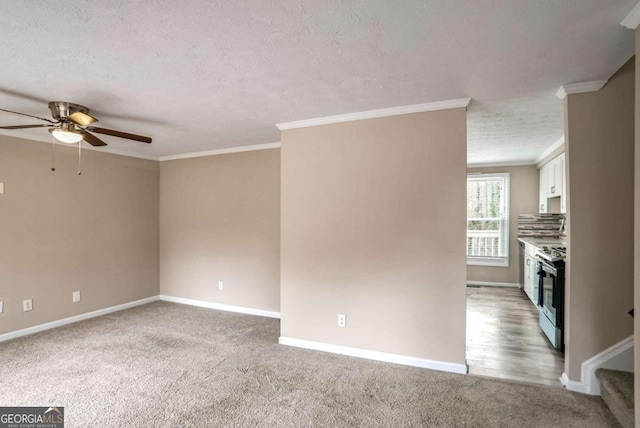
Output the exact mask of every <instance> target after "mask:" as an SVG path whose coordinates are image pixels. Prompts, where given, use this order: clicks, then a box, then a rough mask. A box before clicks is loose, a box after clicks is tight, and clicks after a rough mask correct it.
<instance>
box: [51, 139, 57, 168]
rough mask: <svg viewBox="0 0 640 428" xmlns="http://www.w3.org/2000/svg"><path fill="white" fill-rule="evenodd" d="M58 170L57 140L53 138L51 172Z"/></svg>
mask: <svg viewBox="0 0 640 428" xmlns="http://www.w3.org/2000/svg"><path fill="white" fill-rule="evenodd" d="M55 170H56V139H55V138H53V136H52V137H51V171H55Z"/></svg>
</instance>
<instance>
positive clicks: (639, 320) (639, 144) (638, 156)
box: [633, 28, 640, 426]
mask: <svg viewBox="0 0 640 428" xmlns="http://www.w3.org/2000/svg"><path fill="white" fill-rule="evenodd" d="M638 53H640V28H637V29H636V70H637V69H640V55H638ZM635 96H636V100H635V106H636V111H635V119H636V128H635V137H636V141H635V180H634V183H635V188H634V189H635V199H634V200H635V219H634V223H635V234H634V236H635V239H634V249H635V252H634V302H635V303H634V305H633V306H634V307H635V308H639V309H640V73H636V93H635ZM634 342H635V343H640V313H639V314H638V315H636V316H635V318H634ZM633 355H634V359H635V361H634V371H635V376H634V377H635V380H634V385H635V394H634V397H635V417H636V426H640V352H638V351H637V350H635V352H634V354H633Z"/></svg>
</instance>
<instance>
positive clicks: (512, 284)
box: [467, 281, 520, 288]
mask: <svg viewBox="0 0 640 428" xmlns="http://www.w3.org/2000/svg"><path fill="white" fill-rule="evenodd" d="M467 285H482V286H486V287H509V288H520V284H518V283H517V282H487V281H467Z"/></svg>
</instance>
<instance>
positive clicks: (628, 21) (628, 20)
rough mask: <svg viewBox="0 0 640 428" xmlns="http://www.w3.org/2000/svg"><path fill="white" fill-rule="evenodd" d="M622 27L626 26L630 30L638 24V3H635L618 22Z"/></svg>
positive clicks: (639, 20)
mask: <svg viewBox="0 0 640 428" xmlns="http://www.w3.org/2000/svg"><path fill="white" fill-rule="evenodd" d="M620 25H622V26H623V27H627V28H628V29H630V30H635V29H636V28H638V26H639V25H640V3H638V4H637V5H636V7H634V8H633V9H631V12H629V14H628V15H627V16H626V17H625V18H624V19H623V20H622V22H621V23H620Z"/></svg>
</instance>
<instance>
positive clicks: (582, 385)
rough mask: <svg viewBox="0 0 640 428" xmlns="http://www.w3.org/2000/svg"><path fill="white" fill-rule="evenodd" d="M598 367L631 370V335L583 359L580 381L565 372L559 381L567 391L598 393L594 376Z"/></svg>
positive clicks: (598, 383)
mask: <svg viewBox="0 0 640 428" xmlns="http://www.w3.org/2000/svg"><path fill="white" fill-rule="evenodd" d="M599 368H605V369H613V370H621V371H625V372H633V370H634V368H633V336H629V337H627V338H626V339H624V340H622V341H620V342H618V343H616V344H615V345H613V346H611V347H609V348H607V349H605V350H604V351H602V352H600V353H599V354H596V355H594V356H593V357H591V358H589V359H588V360H586V361H584V362H583V363H582V365H581V373H580V378H581V379H580V382H577V381H574V380H569V377H568V376H567V374H566V373H562V377H561V378H560V382H562V384H563V385H564V386H566V387H567V389H568V390H569V391H574V392H580V393H582V394H589V395H600V381H598V379H597V378H596V369H599Z"/></svg>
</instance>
